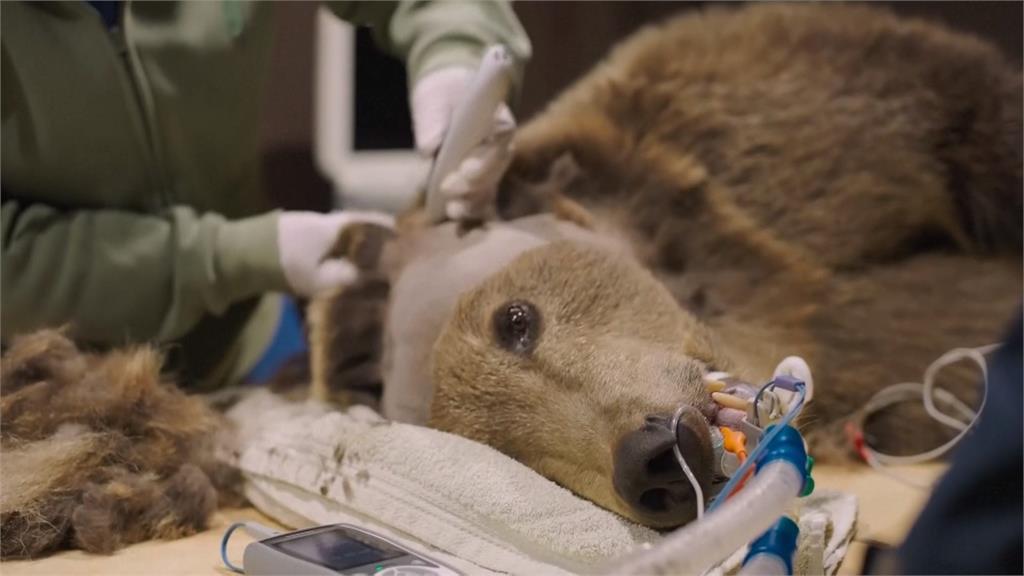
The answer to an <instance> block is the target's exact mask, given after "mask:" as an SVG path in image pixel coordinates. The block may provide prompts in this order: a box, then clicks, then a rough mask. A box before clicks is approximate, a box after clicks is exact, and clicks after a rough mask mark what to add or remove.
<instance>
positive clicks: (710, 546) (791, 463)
mask: <svg viewBox="0 0 1024 576" xmlns="http://www.w3.org/2000/svg"><path fill="white" fill-rule="evenodd" d="M776 387H781V388H782V389H785V390H788V391H792V392H794V393H795V395H796V398H795V400H794V401H793V402H792V403H791V404H790V408H789V409H788V411H787V412H786V414H785V415H784V416H783V417H782V418H781V420H779V421H778V422H777V423H776V424H773V425H769V426H767V427H766V428H765V430H764V435H763V436H762V440H761V442H760V443H758V444H757V447H756V448H755V449H754V451H753V452H752V453H751V455H750V457H749V458H748V459H747V460H746V461H745V462H744V463H743V465H742V466H740V467H739V468H738V469H737V470H736V472H735V473H734V475H733V476H732V478H731V479H730V481H729V482H728V483H727V484H726V486H725V487H724V488H723V489H722V490H721V491H720V492H719V496H718V498H717V499H716V500H715V501H714V502H713V503H712V505H711V506H710V507H709V508H708V511H707V513H706V514H703V517H702V519H701V520H699V521H697V522H693V523H691V524H689V525H687V526H684V527H682V528H680V529H678V530H676V531H675V532H673V533H671V534H669V535H668V536H666V537H665V538H664V539H663V540H662V541H661V542H659V543H658V544H657V545H655V546H653V547H648V548H646V549H642V550H639V551H637V552H634V553H632V554H630V555H628V556H626V557H624V558H622V559H621V560H619V561H617V562H615V563H614V565H613V566H611V567H610V568H609V569H608V570H607V571H606V573H608V574H700V573H702V572H704V571H706V570H707V569H708V568H711V567H712V566H714V565H715V564H717V563H719V562H721V561H723V560H725V559H726V558H728V557H729V555H730V554H732V553H734V552H735V551H736V550H738V549H739V548H740V547H742V546H744V545H747V544H751V546H750V551H749V552H748V554H747V557H746V559H745V560H744V568H743V570H744V572H745V573H750V574H753V573H760V574H776V573H777V574H789V573H791V572H792V562H793V555H794V553H795V551H796V536H797V529H796V524H795V523H794V522H793V521H792V520H790V519H789V518H786V517H784V514H786V513H787V512H788V511H789V508H790V506H791V504H792V503H793V501H794V500H795V499H796V498H797V497H799V496H801V495H803V494H806V493H807V492H806V491H807V489H809V488H811V487H812V486H813V483H812V481H811V479H810V467H811V466H810V465H811V463H812V462H813V461H811V460H809V459H808V457H807V451H806V447H805V445H804V441H803V438H802V437H801V436H800V433H799V432H797V431H796V429H795V428H793V427H792V426H790V422H792V420H793V419H794V418H795V417H796V415H797V414H798V413H799V411H800V409H801V408H802V406H803V403H804V398H805V396H806V389H805V388H806V387H805V385H804V382H802V381H800V380H797V379H794V378H789V377H786V376H778V377H776V378H775V379H774V380H772V381H771V382H769V383H768V384H766V385H765V386H763V387H761V389H760V390H759V391H758V395H757V399H758V400H760V399H761V397H762V396H763V395H764V393H765V392H768V391H771V390H772V389H774V388H776ZM753 418H754V420H755V421H758V418H757V416H754V417H753ZM751 468H754V469H756V474H755V475H754V477H753V478H752V479H750V480H749V481H748V482H747V483H746V485H745V486H743V488H742V489H740V490H739V491H738V492H734V487H735V486H736V485H737V484H738V483H740V482H741V481H742V479H743V478H744V477H745V476H746V475H747V470H749V469H751ZM684 470H685V468H684ZM752 541H753V542H752Z"/></svg>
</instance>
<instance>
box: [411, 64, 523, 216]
mask: <svg viewBox="0 0 1024 576" xmlns="http://www.w3.org/2000/svg"><path fill="white" fill-rule="evenodd" d="M474 74H475V72H473V71H472V70H470V69H468V68H463V67H450V68H442V69H440V70H436V71H434V72H431V73H429V74H427V75H426V76H424V77H423V78H422V79H421V80H420V81H419V82H417V83H416V86H415V87H414V88H413V91H412V105H411V107H412V123H413V133H414V134H415V136H416V150H418V151H419V153H420V154H423V155H424V156H428V157H430V156H433V155H435V154H436V153H437V151H438V149H439V148H440V147H441V142H442V141H443V140H444V136H445V133H446V132H447V131H448V125H449V124H450V123H451V118H452V112H453V111H454V110H455V107H456V106H458V105H459V102H460V99H461V98H462V96H463V94H465V92H466V89H467V87H468V86H469V82H470V81H471V80H472V78H473V75H474ZM515 127H516V121H515V118H513V116H512V111H511V110H509V108H508V106H507V105H505V104H504V103H503V104H502V105H501V106H499V107H498V110H497V111H496V112H495V114H494V122H493V124H492V130H491V133H490V136H488V137H487V138H486V139H484V141H483V142H481V143H480V144H479V145H478V146H476V147H475V148H474V149H473V151H472V152H470V154H469V156H468V157H466V159H465V160H463V161H462V163H461V164H460V165H459V166H458V168H456V169H455V170H453V171H452V172H451V173H450V174H449V175H448V176H447V177H445V179H444V180H443V181H442V182H441V185H440V193H441V194H442V196H444V198H445V212H446V213H447V215H448V218H451V219H452V220H465V219H467V218H486V217H488V216H489V215H490V213H491V212H492V211H493V210H494V202H495V197H496V196H497V191H498V182H499V181H500V180H501V177H502V176H503V175H504V174H505V170H507V169H508V166H509V163H511V162H512V146H511V143H512V133H513V131H514V130H515Z"/></svg>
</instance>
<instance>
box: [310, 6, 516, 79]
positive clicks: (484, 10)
mask: <svg viewBox="0 0 1024 576" xmlns="http://www.w3.org/2000/svg"><path fill="white" fill-rule="evenodd" d="M328 5H329V6H330V7H331V9H332V10H333V11H334V13H335V14H337V15H338V17H340V18H342V19H344V20H347V21H349V22H351V23H353V24H356V25H365V26H371V27H373V29H374V33H375V35H376V39H377V42H378V43H379V44H380V45H381V46H382V47H383V48H384V49H386V50H388V51H389V52H391V53H392V54H393V55H395V56H398V57H400V58H403V59H404V60H405V62H406V66H407V68H408V70H409V82H410V85H411V84H412V83H415V81H416V80H418V79H419V78H421V77H423V75H424V74H426V73H428V72H432V71H434V70H437V69H438V68H444V67H447V66H452V65H464V66H468V67H471V68H472V67H475V66H476V65H477V63H478V62H479V61H480V57H481V55H482V53H483V49H484V48H486V47H487V46H490V45H492V44H498V43H500V44H504V45H505V46H507V47H508V49H509V50H510V51H511V52H512V53H513V55H515V57H516V60H517V61H518V62H519V63H520V65H521V66H522V65H523V64H525V63H526V62H527V60H529V58H530V52H531V46H530V40H529V38H527V36H526V32H525V31H524V30H523V27H522V25H521V24H520V23H519V20H518V19H517V18H516V15H515V13H514V12H513V11H512V7H511V6H510V4H509V3H508V2H507V1H505V0H490V1H481V2H472V1H459V0H448V1H445V0H432V1H429V0H404V1H401V2H359V1H355V2H329V3H328Z"/></svg>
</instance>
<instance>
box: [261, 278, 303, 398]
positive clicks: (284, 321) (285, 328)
mask: <svg viewBox="0 0 1024 576" xmlns="http://www.w3.org/2000/svg"><path fill="white" fill-rule="evenodd" d="M307 350H309V346H308V344H307V343H306V334H305V331H304V330H303V326H302V312H301V311H300V310H299V306H298V304H296V303H295V300H294V299H292V298H289V297H287V296H282V298H281V318H280V319H279V320H278V322H277V329H276V330H275V331H274V337H273V338H272V339H271V341H270V344H269V345H267V349H266V350H265V351H264V352H263V355H262V356H261V357H260V359H259V360H258V361H257V362H256V365H255V366H253V367H252V370H250V371H249V375H248V376H246V378H245V381H246V382H250V383H253V384H260V383H263V382H266V381H267V380H269V379H270V378H272V377H273V376H274V374H276V373H277V371H278V370H280V368H281V367H282V366H284V364H285V362H287V361H289V360H291V359H292V358H294V357H296V356H298V355H299V354H302V353H304V352H306V351H307Z"/></svg>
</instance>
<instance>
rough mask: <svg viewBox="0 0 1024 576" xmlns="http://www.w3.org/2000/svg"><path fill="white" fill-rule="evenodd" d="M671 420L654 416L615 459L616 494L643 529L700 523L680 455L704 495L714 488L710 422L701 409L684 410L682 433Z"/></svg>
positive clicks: (621, 444)
mask: <svg viewBox="0 0 1024 576" xmlns="http://www.w3.org/2000/svg"><path fill="white" fill-rule="evenodd" d="M670 422H671V415H650V416H647V417H646V418H645V419H644V424H643V425H642V426H641V427H640V429H638V430H633V431H632V432H628V433H627V434H626V435H625V436H623V437H622V439H621V440H620V441H619V444H618V446H617V447H616V449H615V454H614V455H613V470H614V471H613V475H612V482H613V484H614V486H615V491H616V492H618V494H619V497H620V498H622V499H623V500H624V501H625V502H626V504H628V505H629V506H630V508H632V510H633V512H634V513H636V515H637V517H638V519H639V520H640V521H641V522H643V523H644V524H648V525H650V526H653V527H657V528H668V527H674V526H679V525H682V524H685V523H687V522H689V521H691V520H693V519H695V518H696V517H697V507H696V502H695V500H694V498H695V495H694V491H693V487H692V486H691V485H690V482H689V480H687V478H686V475H685V474H684V473H683V470H682V468H681V467H680V466H679V462H678V461H677V460H676V457H675V453H674V452H673V451H672V446H673V445H675V444H676V443H677V442H678V443H679V448H680V452H681V453H682V455H683V458H684V459H685V460H686V463H687V465H688V466H689V467H690V470H691V471H692V472H693V474H694V476H695V477H696V479H697V482H698V484H700V487H701V489H702V491H703V492H704V493H705V494H707V493H708V489H709V487H710V484H711V468H712V466H711V457H712V448H711V436H710V433H709V431H708V424H707V420H706V419H705V418H704V417H703V416H702V415H701V414H700V412H698V411H697V410H696V409H689V410H684V413H683V416H682V417H681V418H680V422H679V427H678V429H677V433H676V434H673V433H672V430H670V429H669V424H670Z"/></svg>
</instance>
